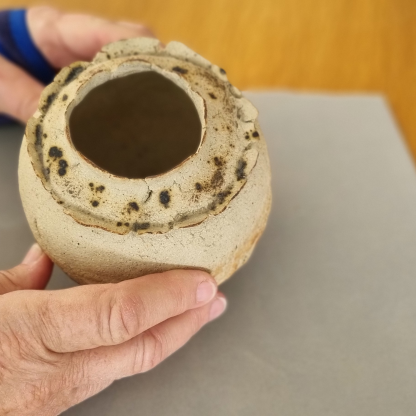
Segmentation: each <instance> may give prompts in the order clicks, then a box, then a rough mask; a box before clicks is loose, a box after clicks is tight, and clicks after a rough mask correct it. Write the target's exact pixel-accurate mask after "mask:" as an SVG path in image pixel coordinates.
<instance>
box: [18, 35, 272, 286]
mask: <svg viewBox="0 0 416 416" xmlns="http://www.w3.org/2000/svg"><path fill="white" fill-rule="evenodd" d="M144 71H155V72H157V73H159V74H160V75H162V76H163V77H166V78H167V79H169V80H170V81H172V82H174V83H175V84H176V85H177V86H179V87H180V88H182V89H183V90H184V91H185V92H186V94H187V95H188V96H189V98H190V99H191V100H192V101H193V103H194V105H195V108H196V110H197V112H198V115H199V118H200V120H201V126H202V133H201V142H200V145H199V148H198V150H197V152H196V153H195V154H194V155H192V156H190V157H188V158H187V159H186V160H185V161H184V162H183V163H181V164H180V165H178V166H176V167H175V168H173V169H171V170H170V171H168V172H166V173H163V174H160V175H157V176H152V177H147V178H144V179H128V178H125V177H119V176H115V175H113V174H111V173H109V172H106V171H105V170H103V169H101V168H99V167H98V166H96V165H94V163H92V162H90V161H89V160H88V159H87V158H85V157H84V156H82V155H81V154H80V153H79V152H78V151H77V150H76V149H75V147H74V146H73V144H72V142H71V137H70V131H69V128H68V120H69V117H70V115H71V111H72V110H73V108H74V107H75V106H76V105H77V104H79V103H80V102H81V101H82V99H83V98H84V97H85V95H86V94H87V93H88V92H89V91H91V90H92V89H93V88H94V87H96V86H98V85H101V84H103V83H105V82H107V81H109V80H112V79H115V78H119V77H123V76H128V75H130V74H134V73H137V72H144ZM256 119H257V110H256V109H255V108H254V106H253V105H252V104H251V103H250V102H249V101H248V100H247V99H246V98H244V97H243V95H242V94H241V93H240V91H238V89H236V88H235V87H233V86H232V85H231V84H230V83H229V82H228V80H227V77H226V74H225V71H224V70H222V69H221V68H219V67H217V66H215V65H212V64H211V63H210V62H208V61H207V60H205V59H204V58H202V57H201V56H199V55H197V54H196V53H195V52H193V51H191V50H190V49H189V48H187V47H186V46H184V45H182V44H180V43H178V42H171V43H169V44H168V45H167V46H163V45H161V44H160V43H159V42H158V41H157V40H154V39H147V38H139V39H129V40H124V41H120V42H116V43H113V44H109V45H107V46H106V47H105V48H104V49H103V50H102V51H101V52H99V53H98V54H97V56H96V57H95V59H94V60H93V61H92V62H91V63H89V62H88V63H87V62H77V63H74V64H72V65H71V66H70V67H67V68H64V69H63V70H62V71H61V72H60V73H59V74H58V75H57V77H56V78H55V80H54V82H53V83H52V84H51V85H49V86H48V87H47V88H46V89H45V90H44V92H43V95H42V97H41V100H40V103H39V109H38V111H37V112H36V113H35V114H34V116H33V117H32V118H31V120H30V121H29V123H28V125H27V128H26V134H25V136H24V138H23V143H22V147H21V152H20V161H19V186H20V193H21V198H22V202H23V207H24V210H25V213H26V216H27V219H28V222H29V225H30V227H31V229H32V232H33V234H34V236H35V238H36V240H37V241H38V243H39V244H40V246H41V247H42V248H43V249H44V250H45V252H46V253H47V254H48V255H49V256H50V257H51V258H52V260H53V261H54V262H55V263H57V264H58V265H59V266H60V267H61V268H62V269H63V270H64V271H65V272H66V273H67V274H68V275H69V276H70V277H71V278H72V279H74V280H75V281H77V282H79V283H104V282H118V281H121V280H125V279H130V278H134V277H138V276H141V275H145V274H149V273H155V272H160V271H166V270H169V269H179V268H188V269H189V268H197V269H202V270H206V271H208V272H210V273H211V274H212V275H213V276H214V277H215V279H216V280H217V282H218V283H221V282H223V281H224V280H226V279H227V278H229V277H230V276H231V275H232V274H233V273H234V272H235V271H236V270H237V269H238V268H239V267H241V266H242V265H243V264H244V263H245V262H246V261H247V260H248V258H249V257H250V255H251V253H252V251H253V249H254V246H255V244H256V242H257V241H258V239H259V237H260V236H261V234H262V232H263V231H264V228H265V226H266V222H267V218H268V215H269V212H270V205H271V187H270V180H271V178H270V166H269V159H268V154H267V147H266V143H265V140H264V138H263V135H262V133H261V130H260V128H259V125H258V123H257V120H256ZM184 128H186V126H185V127H184ZM132 201H133V202H134V204H135V205H134V206H135V207H137V209H134V210H131V209H128V207H129V206H131V204H132Z"/></svg>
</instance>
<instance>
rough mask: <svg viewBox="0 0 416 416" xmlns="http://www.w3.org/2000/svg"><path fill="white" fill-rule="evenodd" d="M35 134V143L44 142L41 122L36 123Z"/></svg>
mask: <svg viewBox="0 0 416 416" xmlns="http://www.w3.org/2000/svg"><path fill="white" fill-rule="evenodd" d="M35 135H36V142H35V145H36V146H40V145H41V144H42V126H41V125H40V124H37V125H36V130H35Z"/></svg>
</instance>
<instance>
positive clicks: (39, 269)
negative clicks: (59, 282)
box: [0, 244, 53, 295]
mask: <svg viewBox="0 0 416 416" xmlns="http://www.w3.org/2000/svg"><path fill="white" fill-rule="evenodd" d="M52 268H53V263H52V262H51V260H50V259H49V258H48V256H47V255H46V254H45V253H43V251H42V249H41V248H40V247H39V246H38V245H37V244H34V245H33V246H32V248H31V249H30V250H29V252H28V253H27V254H26V257H25V258H24V259H23V262H22V264H20V265H19V266H17V267H15V268H13V269H10V270H5V271H0V295H3V294H5V293H8V292H13V291H15V290H22V289H44V288H45V286H46V285H47V283H48V281H49V278H50V276H51V273H52Z"/></svg>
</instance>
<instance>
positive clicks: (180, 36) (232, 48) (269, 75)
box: [0, 0, 416, 157]
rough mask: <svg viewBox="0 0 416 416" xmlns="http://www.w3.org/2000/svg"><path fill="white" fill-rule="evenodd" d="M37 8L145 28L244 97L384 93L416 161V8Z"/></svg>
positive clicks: (305, 4) (197, 1) (315, 1)
mask: <svg viewBox="0 0 416 416" xmlns="http://www.w3.org/2000/svg"><path fill="white" fill-rule="evenodd" d="M35 4H50V5H53V6H56V7H60V8H61V9H63V10H67V11H77V12H86V13H93V14H99V15H101V16H105V17H108V18H111V19H121V20H130V21H134V20H136V21H141V22H143V23H146V24H147V25H149V26H150V27H152V28H153V30H154V31H155V32H156V34H157V35H158V37H159V38H160V39H161V40H162V41H163V42H168V41H170V40H179V41H181V42H184V43H185V44H187V45H188V46H189V47H191V48H192V49H194V50H195V51H197V52H199V53H200V54H201V55H203V56H205V57H206V58H208V59H209V60H211V61H212V62H214V63H216V64H218V65H220V66H222V67H223V68H225V69H226V70H227V73H228V75H229V78H230V81H231V82H232V83H233V84H235V85H236V86H237V87H239V88H240V89H248V88H255V89H260V88H261V89H264V88H273V87H274V88H290V89H296V90H302V91H317V90H318V91H323V92H328V91H330V92H331V91H332V92H334V91H336V92H338V91H341V92H346V91H347V92H357V91H358V92H362V91H364V92H381V93H384V94H385V95H386V96H387V97H388V100H389V102H390V104H391V106H392V107H393V109H394V112H395V114H396V117H397V119H398V121H399V124H400V126H401V128H402V130H403V132H404V134H405V137H406V140H407V142H408V144H409V147H410V149H411V151H412V153H413V155H414V156H415V157H416V114H415V112H416V1H415V0H257V1H256V0H180V1H178V0H96V1H86V0H55V1H49V2H48V1H46V2H43V3H39V1H32V0H26V1H25V5H26V6H30V5H35ZM21 5H22V3H21V2H19V1H17V0H0V6H1V7H9V6H14V7H20V6H21Z"/></svg>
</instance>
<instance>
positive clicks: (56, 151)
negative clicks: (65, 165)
mask: <svg viewBox="0 0 416 416" xmlns="http://www.w3.org/2000/svg"><path fill="white" fill-rule="evenodd" d="M62 155H63V153H62V150H60V149H58V148H57V147H56V146H53V147H51V148H50V149H49V156H50V157H54V158H58V159H60V158H61V157H62Z"/></svg>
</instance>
